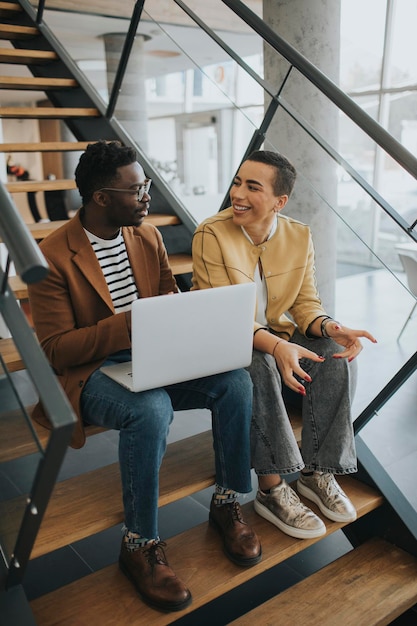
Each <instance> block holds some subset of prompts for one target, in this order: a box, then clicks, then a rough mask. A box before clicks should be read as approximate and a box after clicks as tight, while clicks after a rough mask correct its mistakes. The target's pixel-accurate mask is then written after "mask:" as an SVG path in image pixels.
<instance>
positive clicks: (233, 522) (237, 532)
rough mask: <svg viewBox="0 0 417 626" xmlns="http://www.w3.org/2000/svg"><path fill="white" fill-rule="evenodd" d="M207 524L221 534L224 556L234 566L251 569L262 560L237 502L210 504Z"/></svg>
mask: <svg viewBox="0 0 417 626" xmlns="http://www.w3.org/2000/svg"><path fill="white" fill-rule="evenodd" d="M209 522H210V524H212V525H213V526H214V527H215V528H216V529H217V530H218V531H219V533H220V534H221V536H222V538H223V549H224V552H225V554H226V556H228V557H229V559H230V560H231V561H233V563H236V565H241V566H243V567H251V566H252V565H256V563H259V561H260V560H261V559H262V548H261V543H260V541H259V539H258V537H257V535H256V533H255V532H254V530H252V528H251V527H250V526H249V525H248V524H247V523H246V522H245V520H244V519H243V516H242V510H241V508H240V505H239V502H233V504H222V505H220V506H216V505H215V504H214V496H213V498H212V500H211V504H210V516H209Z"/></svg>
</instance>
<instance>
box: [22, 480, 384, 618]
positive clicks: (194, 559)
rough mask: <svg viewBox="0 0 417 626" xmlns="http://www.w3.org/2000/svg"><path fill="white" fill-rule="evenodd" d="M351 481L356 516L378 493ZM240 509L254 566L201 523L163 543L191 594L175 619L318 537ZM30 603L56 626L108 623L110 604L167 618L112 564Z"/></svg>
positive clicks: (334, 526)
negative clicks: (243, 563) (251, 538)
mask: <svg viewBox="0 0 417 626" xmlns="http://www.w3.org/2000/svg"><path fill="white" fill-rule="evenodd" d="M355 482H357V481H355V480H354V479H353V478H351V477H346V480H343V481H342V480H340V484H341V485H342V486H343V489H345V490H346V492H347V494H348V495H349V497H350V498H351V499H352V501H353V503H354V505H355V506H356V508H357V511H358V517H361V516H362V515H365V514H366V513H367V512H369V510H372V509H374V508H376V507H377V506H379V505H380V504H381V503H382V497H381V496H380V495H379V494H378V493H377V492H376V491H375V490H373V489H371V488H370V487H369V486H367V485H364V484H362V483H359V485H360V487H358V486H355V484H354V483H355ZM74 497H75V494H74ZM309 506H310V504H309ZM242 508H243V512H244V516H245V519H246V520H247V522H248V523H249V524H250V525H251V526H253V528H254V529H255V531H256V532H257V534H258V535H259V537H260V538H261V542H262V552H263V558H262V561H261V562H260V563H258V564H257V565H255V566H254V567H251V568H240V567H238V566H236V565H234V564H233V563H231V562H230V561H229V560H228V559H227V558H226V557H225V556H224V554H223V551H222V546H221V539H220V536H219V535H218V533H216V531H215V530H214V529H213V528H211V527H210V526H209V525H208V523H207V522H204V523H202V524H200V525H198V526H196V527H194V528H191V529H190V530H188V531H186V532H184V533H181V534H180V535H177V536H175V537H173V538H172V539H170V540H169V541H168V546H167V551H166V553H167V558H168V560H169V563H170V565H171V566H172V567H173V569H174V571H175V573H176V574H177V575H178V576H179V577H180V578H181V579H182V580H183V581H184V582H185V583H186V584H187V585H188V586H189V588H190V590H191V593H192V594H193V603H192V605H191V606H190V607H188V608H187V609H185V610H184V611H181V612H178V613H175V615H174V617H175V619H179V618H180V617H182V616H183V615H186V614H187V613H190V612H192V611H193V610H195V609H197V608H199V607H201V606H203V605H204V604H206V603H208V602H210V601H211V600H214V599H215V598H217V597H219V596H221V595H223V594H225V593H227V592H228V591H231V590H232V589H234V588H236V587H237V586H239V585H242V584H243V583H245V582H247V581H248V580H250V579H251V578H253V577H255V576H256V575H258V574H260V573H262V572H263V571H265V570H267V569H269V568H271V567H273V566H275V565H278V564H279V563H282V562H283V561H285V560H286V559H288V558H289V557H291V556H293V555H294V554H297V553H299V552H300V551H302V550H304V549H305V548H306V547H308V546H310V545H312V544H313V543H316V542H317V541H319V540H320V539H308V540H307V539H294V538H292V537H289V536H288V535H284V534H283V533H281V531H279V530H278V529H277V528H276V527H275V526H273V525H272V524H270V523H268V522H267V521H266V520H264V519H263V518H261V517H259V516H258V515H257V514H256V513H255V511H254V509H253V505H252V502H250V503H248V504H246V505H244V506H243V507H242ZM311 508H314V506H312V507H311ZM316 511H317V509H316ZM326 527H327V535H330V534H332V533H333V532H335V531H336V530H339V529H340V528H342V527H343V524H340V523H336V522H330V521H326ZM336 589H337V587H336V588H335V590H336ZM30 604H31V608H32V610H33V613H34V616H35V620H36V621H37V623H39V624H42V626H52V625H53V624H54V625H56V624H57V621H56V615H57V607H59V624H60V626H70V625H71V626H73V625H74V624H76V623H77V622H76V620H77V617H78V616H79V615H80V614H82V616H83V620H84V621H85V623H86V624H89V623H99V624H100V626H112V625H114V607H116V606H117V622H118V624H129V625H131V626H136V625H138V626H139V625H142V624H147V626H150V625H152V624H170V623H172V619H173V614H172V613H170V614H168V615H166V614H164V613H159V612H158V611H155V610H153V609H151V608H149V607H147V606H146V605H145V604H144V603H143V602H141V600H140V599H139V598H138V596H137V593H136V591H135V589H134V587H133V586H132V584H131V583H130V582H129V581H128V580H127V579H126V578H125V576H124V575H123V574H122V573H121V572H120V571H119V569H118V566H117V564H114V565H111V566H109V567H106V568H104V569H102V570H100V571H97V572H95V573H93V574H91V575H89V576H86V577H84V578H82V579H80V580H78V581H75V582H73V583H71V584H69V585H66V586H65V587H62V588H60V589H57V590H56V591H53V592H51V593H48V594H46V595H45V596H43V597H40V598H37V599H36V600H33V601H32V602H31V603H30ZM111 607H113V610H111ZM273 623H274V622H273ZM275 623H276V622H275ZM282 623H283V624H284V623H288V622H282ZM290 623H302V622H290Z"/></svg>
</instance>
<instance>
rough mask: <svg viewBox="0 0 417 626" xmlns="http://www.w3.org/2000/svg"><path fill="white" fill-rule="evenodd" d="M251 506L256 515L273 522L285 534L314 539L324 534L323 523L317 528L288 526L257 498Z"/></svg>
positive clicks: (296, 537)
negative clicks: (307, 528)
mask: <svg viewBox="0 0 417 626" xmlns="http://www.w3.org/2000/svg"><path fill="white" fill-rule="evenodd" d="M253 508H254V509H255V511H256V512H257V514H258V515H260V516H261V517H263V518H264V519H266V520H268V522H271V524H274V526H276V527H277V528H279V529H280V530H281V531H282V532H283V533H285V534H286V535H289V536H290V537H294V538H295V539H315V538H316V537H322V536H323V535H325V534H326V526H325V525H324V523H323V527H322V528H318V529H316V530H305V529H303V528H295V527H294V526H289V525H288V524H285V522H283V521H282V520H280V519H279V517H276V515H274V514H273V513H272V512H271V511H270V510H269V509H268V508H267V507H266V506H264V505H263V504H261V503H260V502H259V501H258V500H255V501H254V503H253Z"/></svg>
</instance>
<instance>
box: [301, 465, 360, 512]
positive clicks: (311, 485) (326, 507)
mask: <svg viewBox="0 0 417 626" xmlns="http://www.w3.org/2000/svg"><path fill="white" fill-rule="evenodd" d="M297 490H298V493H300V494H301V495H302V496H305V497H306V498H308V499H309V500H311V501H312V502H315V503H316V504H317V506H318V507H319V509H320V511H321V512H322V513H323V515H325V516H326V517H328V518H329V519H331V520H333V521H334V522H354V521H355V519H356V509H355V507H354V506H353V504H352V502H351V501H350V500H349V498H348V497H347V495H346V494H345V492H344V491H343V489H341V487H340V486H339V485H338V484H337V482H336V480H335V477H334V476H333V474H330V473H324V472H314V473H313V474H312V476H306V475H305V474H303V473H301V474H300V477H299V479H298V481H297Z"/></svg>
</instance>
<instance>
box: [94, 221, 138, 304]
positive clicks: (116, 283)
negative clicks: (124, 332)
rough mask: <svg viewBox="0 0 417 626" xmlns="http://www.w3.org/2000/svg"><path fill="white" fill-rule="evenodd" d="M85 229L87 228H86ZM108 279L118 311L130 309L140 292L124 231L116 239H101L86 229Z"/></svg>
mask: <svg viewBox="0 0 417 626" xmlns="http://www.w3.org/2000/svg"><path fill="white" fill-rule="evenodd" d="M84 230H85V229H84ZM85 233H86V235H87V237H88V239H89V240H90V242H91V245H92V246H93V250H94V252H95V253H96V256H97V259H98V262H99V264H100V267H101V269H102V272H103V274H104V278H105V279H106V283H107V286H108V288H109V291H110V295H111V299H112V301H113V306H114V309H115V311H116V313H121V312H122V311H129V310H130V308H131V306H132V302H133V300H137V299H138V298H139V292H138V289H137V287H136V283H135V279H134V277H133V273H132V268H131V266H130V262H129V257H128V256H127V250H126V245H125V241H124V239H123V235H122V231H121V230H120V231H119V234H118V235H117V237H116V238H115V239H100V237H97V236H96V235H93V234H92V233H89V232H88V231H87V230H86V231H85Z"/></svg>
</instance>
